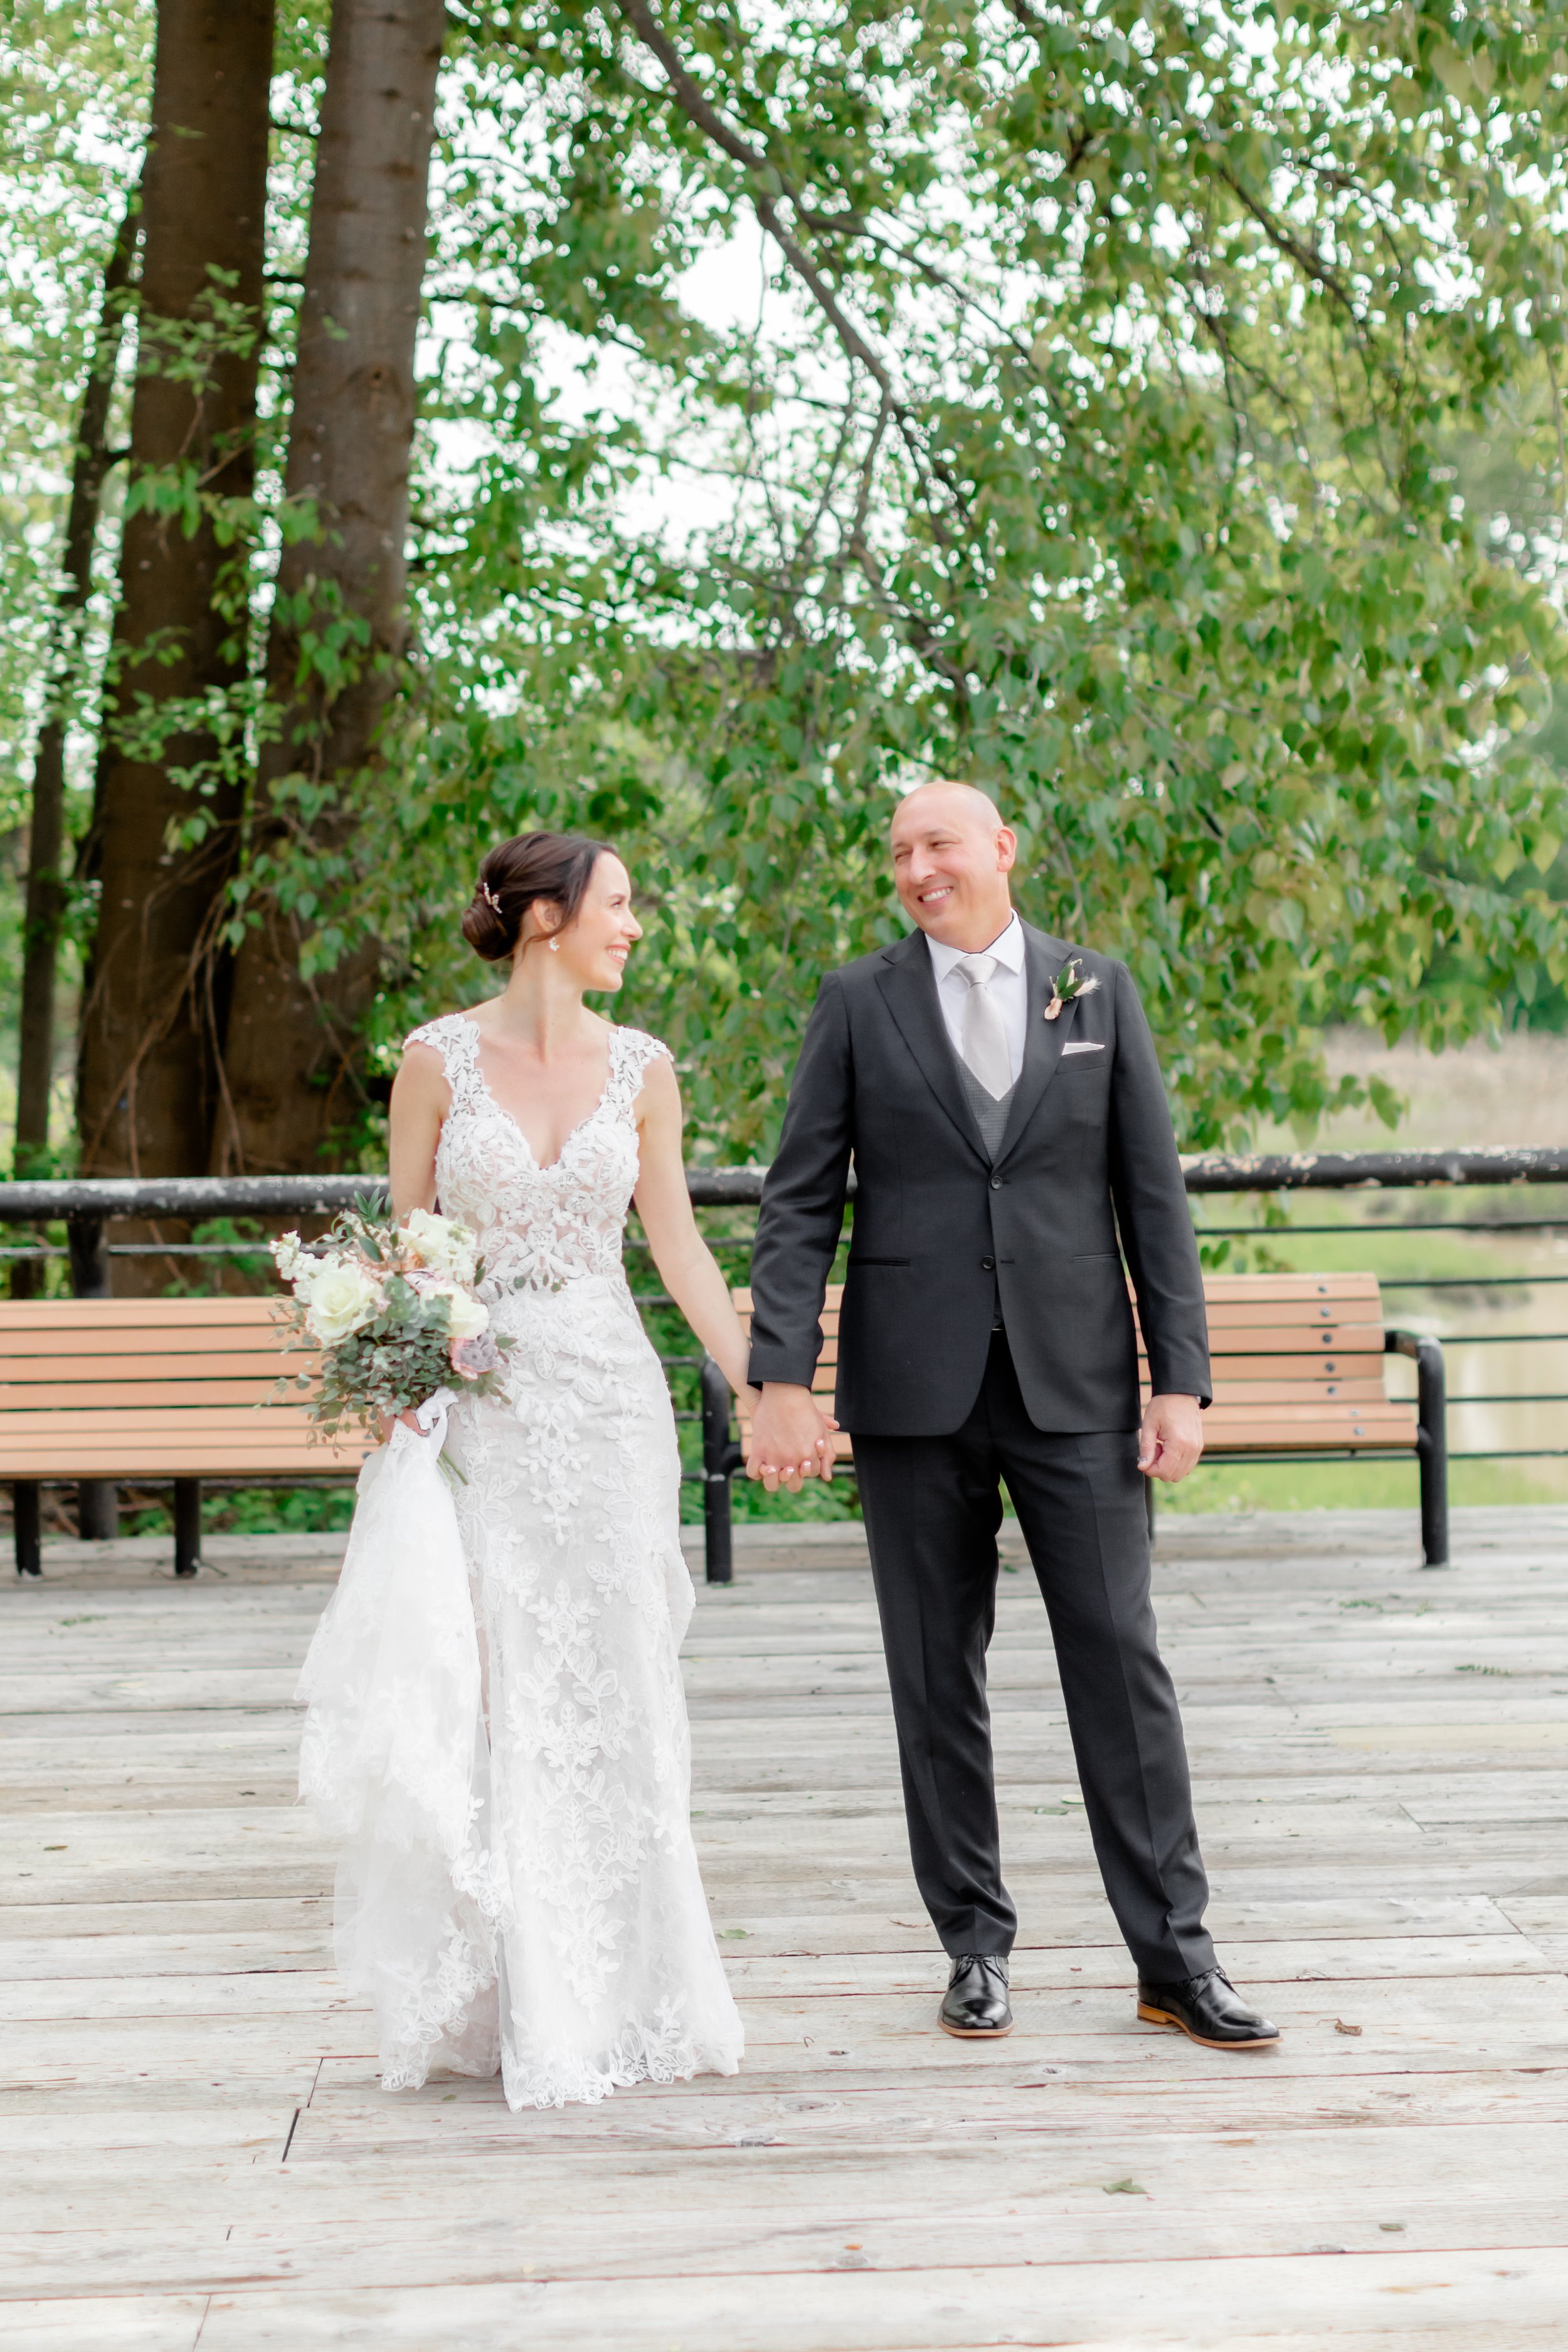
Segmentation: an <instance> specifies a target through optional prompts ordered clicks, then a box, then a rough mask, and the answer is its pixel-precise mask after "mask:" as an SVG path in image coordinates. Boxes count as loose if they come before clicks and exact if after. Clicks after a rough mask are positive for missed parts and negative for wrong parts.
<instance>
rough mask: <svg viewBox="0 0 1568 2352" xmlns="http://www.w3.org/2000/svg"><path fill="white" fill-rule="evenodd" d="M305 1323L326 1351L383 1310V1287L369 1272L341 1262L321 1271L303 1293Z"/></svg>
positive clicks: (355, 1263)
mask: <svg viewBox="0 0 1568 2352" xmlns="http://www.w3.org/2000/svg"><path fill="white" fill-rule="evenodd" d="M304 1298H305V1309H306V1313H305V1320H306V1322H307V1323H308V1324H309V1325H310V1329H311V1331H312V1332H313V1333H314V1334H315V1336H316V1338H317V1339H320V1340H321V1344H322V1346H323V1347H326V1348H330V1347H331V1346H332V1344H333V1342H334V1341H335V1340H338V1339H347V1337H348V1335H349V1333H350V1332H351V1331H357V1330H358V1329H359V1328H360V1326H361V1325H362V1324H363V1323H368V1322H369V1321H370V1320H371V1319H372V1318H373V1317H374V1315H375V1314H376V1312H377V1310H378V1309H379V1307H380V1306H381V1286H380V1284H379V1283H378V1282H377V1281H376V1279H375V1277H374V1275H373V1274H372V1273H371V1271H370V1268H369V1267H368V1266H366V1265H359V1264H358V1263H357V1262H356V1261H354V1260H353V1259H349V1260H344V1259H339V1260H338V1261H337V1263H336V1264H335V1265H332V1264H329V1265H324V1266H323V1267H322V1268H321V1272H320V1274H318V1275H317V1276H315V1277H314V1279H313V1280H312V1281H311V1282H310V1283H309V1284H308V1285H307V1286H306V1289H305V1292H304Z"/></svg>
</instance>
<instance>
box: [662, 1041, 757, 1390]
mask: <svg viewBox="0 0 1568 2352" xmlns="http://www.w3.org/2000/svg"><path fill="white" fill-rule="evenodd" d="M680 1128H681V1118H680V1087H679V1083H678V1082H677V1079H676V1076H675V1071H674V1069H673V1068H672V1066H670V1064H669V1063H668V1061H666V1059H665V1057H664V1055H662V1054H660V1055H658V1056H657V1058H656V1059H655V1060H654V1061H652V1062H650V1063H649V1065H648V1067H647V1076H645V1077H644V1079H643V1088H642V1093H641V1095H640V1096H639V1097H638V1099H637V1140H638V1144H639V1147H640V1151H641V1161H642V1166H641V1173H640V1174H639V1176H638V1178H637V1192H636V1195H635V1198H636V1202H637V1214H638V1216H639V1217H640V1218H641V1219H642V1225H643V1231H644V1233H645V1234H647V1238H648V1246H649V1248H650V1249H651V1251H652V1252H653V1262H654V1264H655V1265H656V1266H657V1267H658V1276H659V1280H660V1281H661V1282H662V1283H663V1285H664V1286H665V1288H666V1290H668V1293H669V1295H670V1297H672V1298H673V1299H674V1301H675V1303H676V1305H677V1306H678V1307H679V1309H680V1311H681V1313H682V1314H683V1315H684V1316H685V1318H686V1319H687V1321H688V1322H689V1324H690V1326H691V1328H692V1329H693V1330H694V1331H695V1332H696V1334H697V1337H698V1338H699V1339H700V1340H701V1342H702V1345H703V1346H704V1347H705V1348H706V1349H707V1350H708V1353H709V1354H710V1356H711V1357H712V1359H713V1360H714V1362H715V1363H716V1364H717V1365H718V1367H719V1369H720V1370H721V1372H722V1373H723V1375H724V1378H725V1379H726V1380H727V1381H729V1383H730V1386H731V1388H732V1389H733V1390H734V1391H735V1393H736V1395H737V1396H739V1395H740V1394H741V1393H742V1391H743V1390H744V1389H745V1386H746V1357H747V1352H748V1351H747V1347H746V1335H745V1333H744V1331H743V1330H742V1328H741V1318H740V1317H739V1316H738V1315H737V1314H736V1312H735V1309H734V1307H732V1306H731V1303H730V1286H729V1285H728V1283H727V1282H726V1281H725V1279H724V1276H723V1275H722V1274H721V1272H720V1270H719V1266H718V1265H717V1263H716V1262H715V1260H714V1256H713V1253H712V1252H711V1250H710V1248H709V1246H708V1244H707V1243H706V1242H705V1241H704V1240H703V1238H702V1236H701V1234H700V1233H699V1232H698V1230H697V1220H696V1218H695V1217H694V1216H693V1215H692V1213H691V1195H690V1194H689V1192H688V1191H687V1189H686V1163H685V1160H684V1159H683V1157H682V1154H681V1135H680Z"/></svg>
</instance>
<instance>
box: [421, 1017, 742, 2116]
mask: <svg viewBox="0 0 1568 2352" xmlns="http://www.w3.org/2000/svg"><path fill="white" fill-rule="evenodd" d="M406 1042H407V1044H409V1045H431V1046H434V1047H435V1048H436V1050H437V1052H438V1053H439V1054H440V1055H441V1061H442V1066H443V1069H444V1070H445V1072H446V1076H447V1084H448V1086H449V1087H450V1089H451V1097H452V1099H451V1104H450V1107H449V1108H448V1110H447V1115H446V1118H445V1119H444V1121H443V1124H442V1129H441V1136H440V1141H439V1145H438V1147H437V1158H436V1175H437V1193H438V1197H439V1200H440V1203H441V1207H442V1209H443V1210H444V1211H445V1212H446V1213H447V1214H448V1215H450V1216H455V1217H460V1218H461V1219H462V1220H463V1221H464V1223H467V1224H469V1225H471V1226H472V1227H473V1228H474V1230H475V1231H476V1232H477V1233H478V1234H479V1237H480V1242H481V1246H482V1249H483V1253H484V1261H485V1263H484V1279H483V1282H482V1285H481V1292H482V1295H483V1296H484V1297H485V1298H486V1299H487V1300H488V1302H489V1306H490V1309H491V1315H492V1320H493V1324H494V1328H496V1330H497V1331H498V1332H500V1333H503V1334H504V1335H506V1336H507V1337H508V1338H509V1339H510V1340H511V1342H512V1347H511V1350H510V1354H509V1357H508V1360H507V1377H506V1383H505V1393H504V1395H501V1396H497V1397H493V1398H483V1399H476V1398H469V1397H460V1398H459V1400H458V1403H457V1404H456V1405H455V1406H454V1407H453V1409H452V1412H451V1417H450V1428H449V1433H448V1437H447V1452H448V1454H449V1455H450V1456H451V1458H452V1460H453V1462H454V1464H455V1465H456V1466H457V1467H458V1470H459V1471H460V1472H461V1474H462V1481H463V1483H462V1484H460V1485H459V1486H458V1487H457V1489H456V1494H455V1501H456V1507H457V1514H458V1529H459V1533H460V1537H461V1541H462V1548H463V1553H464V1557H465V1559H466V1561H467V1564H468V1579H469V1586H470V1590H471V1592H472V1595H473V1602H474V1614H475V1619H476V1622H477V1626H478V1631H479V1656H480V1660H481V1668H482V1675H483V1681H484V1692H483V1699H484V1722H485V1725H486V1726H487V1727H488V1736H489V1776H488V1802H487V1806H486V1815H487V1818H486V1819H485V1821H484V1822H482V1823H481V1825H480V1829H481V1836H482V1839H483V1840H484V1841H485V1843H486V1847H487V1852H488V1854H489V1863H490V1866H491V1870H492V1874H493V1879H494V1883H495V1885H497V1886H500V1887H504V1888H505V1889H506V1890H507V1897H506V1902H505V1905H504V1906H498V1908H499V1910H500V1916H499V1917H498V1918H497V1919H496V1922H495V1926H494V1929H493V1933H494V1968H493V1972H492V1973H491V1974H489V1976H488V1978H487V1979H486V1980H485V1981H484V1982H483V1983H482V1984H475V1983H474V1982H473V1981H472V1977H473V1969H472V1964H471V1953H472V1951H473V1950H474V1949H476V1948H478V1939H475V1938H469V1939H468V1943H467V1944H466V1945H464V1946H463V1947H462V1950H461V1956H460V1958H459V1957H458V1955H456V1954H455V1955H454V1958H455V1963H456V1964H455V1965H454V1966H453V1967H452V1968H451V1969H449V1970H448V1971H447V1979H446V1980H444V1981H443V1983H442V1985H441V1987H440V1988H439V1994H440V1997H439V1998H438V1999H437V2000H435V2001H434V2002H433V2003H427V2004H426V2013H424V2014H421V2015H420V2016H419V2017H418V2018H417V2019H416V2018H414V2017H409V2018H408V2019H407V2021H406V2022H405V2028H404V2032H403V2037H402V2041H401V2042H400V2044H399V2046H398V2047H396V2048H395V2050H392V2051H389V2050H388V2049H387V2046H386V2042H385V2040H384V2044H383V2053H384V2074H383V2079H384V2082H385V2083H386V2084H387V2086H388V2087H389V2088H391V2087H395V2086H401V2085H405V2084H418V2083H421V2082H423V2081H424V2079H425V2074H426V2068H427V2067H428V2066H430V2065H433V2064H434V2065H451V2066H456V2067H458V2068H460V2069H462V2070H464V2071H469V2072H472V2071H479V2072H483V2071H489V2069H490V2068H492V2067H493V2065H494V2064H495V2063H496V2054H497V2053H499V2063H500V2072H501V2075H502V2079H503V2082H504V2084H505V2089H506V2095H507V2097H508V2099H509V2101H510V2104H511V2105H513V2106H514V2107H523V2106H550V2105H562V2104H563V2102H565V2101H566V2100H569V2099H586V2100H592V2099H599V2098H603V2097H604V2096H605V2095H606V2093H608V2092H609V2091H611V2090H613V2089H614V2088H615V2087H616V2085H617V2084H630V2083H635V2082H640V2081H644V2080H647V2081H653V2082H671V2081H673V2080H675V2079H677V2078H678V2077H685V2076H688V2075H690V2074H697V2073H715V2074H733V2072H734V2071H735V2068H736V2066H737V2064H738V2063H739V2060H740V2055H741V2049H742V2033H741V2024H740V2020H739V2018H738V2016H737V2015H736V2012H735V2007H734V2003H733V2001H732V2000H731V1997H730V1992H729V1988H728V1986H727V1984H726V1982H725V1979H724V1972H723V1967H722V1964H721V1960H720V1958H719V1952H718V1947H717V1946H716V1944H715V1943H714V1940H713V1932H712V1928H711V1926H710V1921H709V1916H708V1906H707V1901H706V1898H705V1897H704V1895H703V1892H702V1885H701V1880H700V1876H699V1874H698V1867H697V1856H696V1852H695V1849H694V1848H693V1845H692V1842H691V1832H690V1823H689V1779H690V1758H689V1734H688V1729H687V1717H686V1701H685V1694H684V1691H683V1688H682V1685H681V1679H680V1664H679V1643H680V1637H681V1635H682V1633H684V1632H685V1629H686V1625H687V1622H688V1621H689V1616H690V1612H691V1606H692V1592H691V1579H690V1573H689V1570H688V1569H687V1567H686V1563H685V1560H684V1558H683V1556H682V1554H681V1550H680V1536H679V1494H680V1462H679V1451H678V1448H677V1444H676V1433H675V1424H674V1420H673V1416H672V1414H671V1411H670V1404H669V1396H668V1390H667V1389H666V1386H665V1381H664V1374H663V1370H662V1367H661V1366H660V1364H659V1362H658V1357H657V1356H656V1355H655V1353H654V1351H653V1349H652V1347H651V1346H650V1344H649V1342H648V1339H647V1335H646V1334H645V1332H644V1331H643V1328H642V1325H641V1323H640V1321H639V1319H638V1317H637V1308H636V1307H635V1305H634V1303H633V1301H632V1297H631V1293H630V1291H629V1289H628V1288H627V1286H626V1276H625V1273H624V1270H623V1266H622V1259H621V1246H622V1236H623V1234H624V1230H625V1225H626V1212H627V1209H628V1207H629V1205H630V1202H631V1198H632V1193H633V1192H634V1190H635V1188H636V1184H637V1171H638V1142H637V1097H638V1094H639V1093H640V1091H641V1087H642V1084H643V1079H644V1076H645V1075H646V1073H647V1067H648V1065H649V1063H650V1062H651V1061H652V1060H653V1059H654V1058H655V1057H656V1056H657V1055H660V1054H663V1053H665V1052H666V1051H667V1050H668V1049H667V1048H666V1047H665V1046H664V1045H661V1044H660V1043H659V1042H658V1039H657V1038H654V1037H649V1036H647V1035H645V1034H643V1033H642V1032H640V1031H638V1030H635V1029H618V1028H612V1029H611V1031H610V1039H609V1068H608V1073H607V1076H606V1081H605V1091H604V1093H603V1095H602V1096H601V1097H600V1099H599V1101H598V1102H597V1103H596V1104H595V1107H594V1108H593V1110H592V1111H590V1112H589V1114H588V1116H587V1117H586V1118H584V1119H583V1120H581V1121H580V1122H579V1124H578V1125H577V1126H576V1127H575V1128H574V1129H573V1131H572V1133H571V1134H570V1135H569V1136H568V1137H567V1139H566V1142H565V1144H564V1146H563V1149H562V1151H561V1155H560V1157H559V1159H557V1160H553V1161H552V1163H551V1164H550V1165H549V1166H548V1167H542V1166H541V1165H540V1164H539V1162H538V1161H537V1160H535V1158H534V1155H533V1152H532V1150H531V1149H530V1146H529V1143H528V1140H527V1138H526V1137H525V1136H524V1135H523V1133H522V1130H521V1128H520V1127H519V1126H518V1124H517V1122H516V1120H515V1119H514V1118H511V1116H510V1113H509V1112H507V1111H505V1110H504V1109H502V1108H501V1106H500V1104H499V1103H498V1102H497V1101H496V1099H495V1097H493V1095H492V1094H491V1092H490V1089H489V1086H488V1085H487V1083H486V1081H485V1077H484V1073H483V1071H482V1069H481V1068H480V1066H479V1031H478V1029H477V1028H476V1026H475V1024H473V1022H472V1021H470V1020H468V1018H467V1016H466V1015H464V1014H462V1013H448V1014H447V1015H446V1016H445V1017H444V1018H442V1019H440V1020H438V1021H432V1022H427V1023H426V1024H425V1025H424V1026H423V1027H422V1028H419V1029H416V1030H415V1032H414V1033H413V1034H412V1036H410V1037H409V1038H408V1040H407V1041H406Z"/></svg>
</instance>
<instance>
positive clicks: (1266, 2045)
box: [1138, 2000, 1279, 2050]
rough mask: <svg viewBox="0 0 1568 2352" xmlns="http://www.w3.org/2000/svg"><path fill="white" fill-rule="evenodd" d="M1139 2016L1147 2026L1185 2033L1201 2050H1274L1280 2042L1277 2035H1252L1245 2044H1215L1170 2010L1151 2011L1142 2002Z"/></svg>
mask: <svg viewBox="0 0 1568 2352" xmlns="http://www.w3.org/2000/svg"><path fill="white" fill-rule="evenodd" d="M1138 2014H1139V2016H1140V2018H1141V2019H1142V2021H1143V2023H1144V2024H1145V2025H1173V2026H1174V2027H1175V2029H1176V2031H1177V2032H1178V2033H1184V2034H1185V2035H1186V2037H1187V2040H1188V2041H1189V2042H1196V2043H1197V2045H1198V2048H1199V2049H1200V2050H1273V2049H1276V2048H1277V2047H1278V2045H1279V2035H1278V2034H1277V2033H1255V2034H1251V2035H1249V2036H1248V2037H1247V2040H1246V2041H1245V2042H1215V2041H1213V2040H1211V2038H1210V2037H1209V2035H1208V2034H1206V2033H1194V2032H1193V2029H1192V2027H1191V2026H1190V2025H1188V2024H1187V2023H1186V2021H1185V2020H1184V2019H1183V2018H1180V2017H1173V2015H1172V2013H1171V2011H1169V2010H1168V2009H1151V2008H1150V2007H1149V2005H1148V2003H1147V2002H1146V2001H1142V2000H1141V2001H1140V2002H1139V2004H1138Z"/></svg>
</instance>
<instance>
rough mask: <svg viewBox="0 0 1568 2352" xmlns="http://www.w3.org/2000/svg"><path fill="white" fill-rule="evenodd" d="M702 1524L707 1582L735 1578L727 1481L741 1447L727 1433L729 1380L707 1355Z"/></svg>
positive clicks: (738, 1461)
mask: <svg viewBox="0 0 1568 2352" xmlns="http://www.w3.org/2000/svg"><path fill="white" fill-rule="evenodd" d="M701 1382H702V1524H703V1532H704V1536H705V1538H706V1540H705V1543H704V1547H703V1549H704V1550H705V1552H706V1554H707V1570H708V1581H709V1583H710V1584H732V1583H733V1582H734V1580H735V1546H734V1537H733V1527H732V1523H731V1507H730V1480H731V1477H732V1475H734V1473H735V1472H736V1471H737V1470H738V1469H739V1468H740V1466H741V1459H742V1456H741V1449H740V1447H739V1445H738V1444H736V1443H735V1440H734V1439H733V1438H732V1437H731V1434H730V1383H729V1381H727V1380H726V1379H725V1378H724V1375H723V1373H722V1372H721V1370H719V1367H718V1365H717V1364H716V1363H715V1362H714V1361H713V1359H712V1357H711V1356H704V1357H703V1359H702V1373H701Z"/></svg>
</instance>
